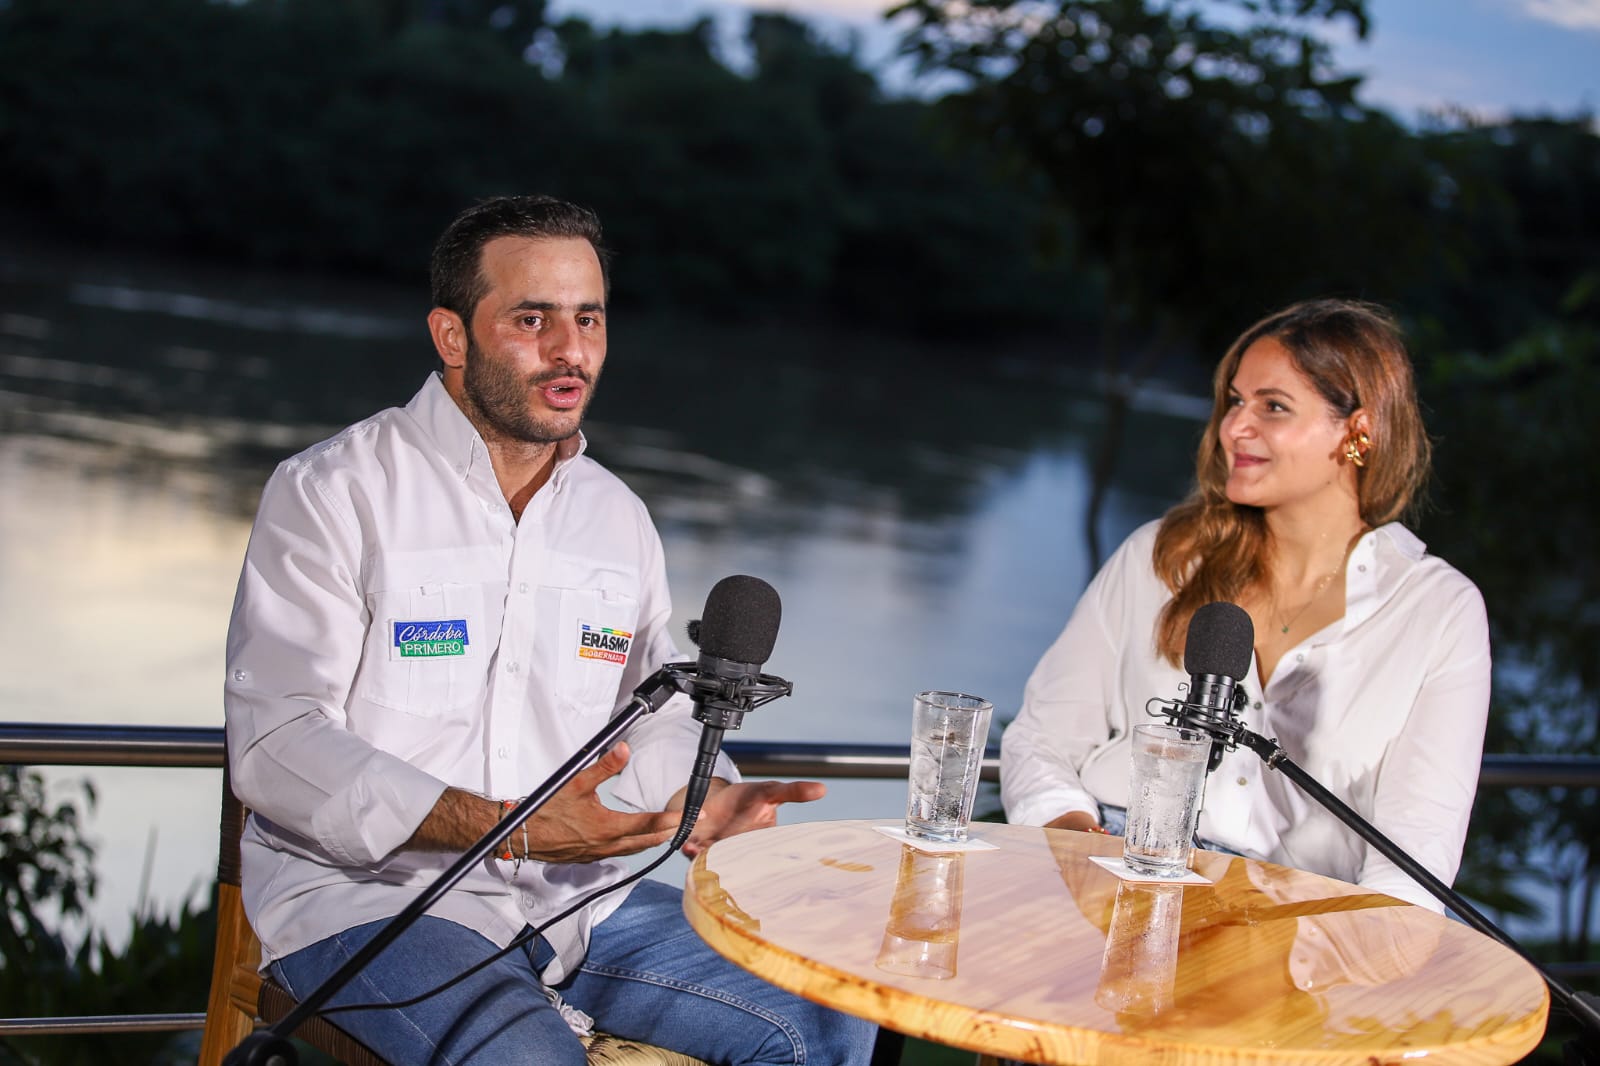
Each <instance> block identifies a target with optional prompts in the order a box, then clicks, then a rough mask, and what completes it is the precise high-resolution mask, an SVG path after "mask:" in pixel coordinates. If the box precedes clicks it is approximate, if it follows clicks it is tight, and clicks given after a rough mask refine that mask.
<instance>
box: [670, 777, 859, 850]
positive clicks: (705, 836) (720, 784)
mask: <svg viewBox="0 0 1600 1066" xmlns="http://www.w3.org/2000/svg"><path fill="white" fill-rule="evenodd" d="M827 792H828V786H826V785H824V784H823V783H822V782H821V781H741V782H740V783H739V784H737V785H730V784H728V783H727V782H726V781H723V780H722V779H720V778H713V779H712V781H711V790H710V792H709V793H708V794H707V796H706V801H705V803H704V804H703V805H702V806H701V808H700V817H699V818H698V819H697V820H696V821H695V824H694V831H693V832H692V833H691V834H690V835H689V839H688V841H687V842H686V843H685V844H684V845H683V853H684V854H685V855H687V856H688V857H689V858H691V859H692V858H694V857H695V856H696V855H698V854H700V853H701V852H702V851H704V850H705V849H706V848H708V847H710V846H711V845H712V844H714V843H716V842H717V841H719V840H721V839H723V838H724V837H731V836H737V835H738V834H740V833H748V832H749V831H750V830H752V829H766V828H769V827H770V826H774V825H777V824H778V808H779V807H780V806H782V805H783V804H785V803H810V802H811V801H812V800H819V799H821V798H822V797H823V796H824V795H826V794H827ZM682 805H683V793H682V792H681V791H680V792H679V793H678V795H676V796H674V797H673V799H672V802H671V803H669V804H668V806H669V807H681V806H682Z"/></svg>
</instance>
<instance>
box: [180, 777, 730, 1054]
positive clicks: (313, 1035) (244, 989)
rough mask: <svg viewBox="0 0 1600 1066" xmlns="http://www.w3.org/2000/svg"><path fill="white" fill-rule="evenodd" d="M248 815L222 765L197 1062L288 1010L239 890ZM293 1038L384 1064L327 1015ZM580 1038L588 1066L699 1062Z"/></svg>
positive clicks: (606, 1038) (600, 1036)
mask: <svg viewBox="0 0 1600 1066" xmlns="http://www.w3.org/2000/svg"><path fill="white" fill-rule="evenodd" d="M247 813H248V812H247V811H246V810H245V807H244V804H242V803H240V802H239V800H238V798H237V797H236V796H234V794H233V787H232V785H231V784H230V782H229V778H228V769H227V767H226V766H224V767H223V770H222V823H221V829H220V833H219V847H218V849H217V943H216V954H215V957H214V958H213V960H212V963H211V992H210V995H209V997H208V998H207V1001H206V1025H205V1034H204V1036H203V1037H202V1038H201V1043H200V1066H221V1063H222V1059H223V1056H224V1055H226V1054H227V1053H228V1052H229V1051H230V1050H232V1049H233V1048H234V1047H236V1046H238V1044H239V1042H240V1041H241V1040H243V1039H244V1038H245V1037H247V1036H249V1035H250V1033H251V1031H252V1030H253V1029H254V1028H255V1026H256V1020H257V1019H258V1018H259V1019H261V1020H262V1021H263V1022H266V1023H267V1024H271V1023H272V1022H275V1021H277V1020H279V1019H280V1018H283V1017H284V1016H285V1015H287V1014H288V1013H289V1012H290V1011H291V1010H293V1009H294V1007H295V1000H294V997H293V996H291V995H290V994H289V992H288V990H287V989H285V988H284V987H283V986H282V985H280V984H278V983H277V982H276V981H274V980H272V978H270V977H263V976H262V975H261V973H260V971H259V967H260V965H261V942H260V941H259V940H257V939H256V935H255V931H254V930H252V929H251V928H250V923H249V921H247V920H246V919H245V915H244V901H243V899H242V898H241V897H240V893H239V838H240V836H241V835H242V834H243V833H244V821H245V815H246V814H247ZM294 1035H295V1037H296V1038H297V1039H300V1040H303V1041H305V1042H306V1043H307V1044H310V1045H311V1046H312V1047H314V1048H317V1049H318V1050H320V1051H323V1052H325V1053H327V1054H328V1055H331V1056H333V1057H334V1058H336V1059H338V1060H339V1061H340V1062H343V1063H347V1064H348V1066H388V1064H387V1063H385V1062H384V1060H383V1059H381V1058H379V1057H378V1055H377V1054H376V1053H375V1052H373V1051H372V1050H371V1049H370V1048H368V1047H367V1046H366V1045H365V1044H363V1043H361V1042H360V1041H359V1040H357V1039H355V1038H354V1037H352V1036H351V1035H350V1034H349V1033H346V1032H345V1031H344V1030H343V1029H340V1028H339V1027H338V1026H337V1025H335V1024H333V1022H331V1021H329V1020H327V1019H326V1018H322V1017H313V1018H311V1019H310V1020H309V1021H307V1022H306V1023H304V1024H303V1025H301V1026H300V1027H299V1029H297V1030H296V1031H295V1034H294ZM586 1043H587V1045H588V1057H589V1062H590V1063H591V1066H705V1064H704V1063H702V1062H701V1061H700V1060H699V1059H695V1058H691V1057H689V1056H688V1055H682V1054H679V1053H678V1052H675V1051H668V1050H666V1049H665V1048H659V1047H655V1046H653V1045H650V1044H641V1043H639V1042H637V1041H633V1040H624V1039H622V1038H620V1037H615V1036H612V1035H610V1034H609V1033H596V1034H594V1036H592V1037H590V1038H588V1040H587V1041H586Z"/></svg>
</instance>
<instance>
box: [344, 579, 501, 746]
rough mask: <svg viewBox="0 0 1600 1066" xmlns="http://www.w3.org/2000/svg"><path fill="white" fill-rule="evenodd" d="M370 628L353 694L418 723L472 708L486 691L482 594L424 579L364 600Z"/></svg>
mask: <svg viewBox="0 0 1600 1066" xmlns="http://www.w3.org/2000/svg"><path fill="white" fill-rule="evenodd" d="M369 601H370V602H369V607H370V609H371V611H372V624H371V626H370V627H369V629H368V631H367V646H366V652H365V654H364V655H363V657H362V664H361V675H360V677H359V678H358V679H357V682H356V694H357V695H358V696H360V697H361V698H363V699H366V700H370V701H371V702H373V703H377V704H380V705H382V706H384V707H391V708H393V709H395V710H398V711H404V712H405V713H407V714H410V715H415V716H417V717H419V718H438V717H441V716H443V715H446V714H449V713H451V712H452V711H454V710H455V709H456V708H459V707H463V706H465V705H467V704H469V703H471V702H472V701H473V700H474V699H476V698H477V697H478V696H480V695H481V694H482V692H483V686H484V669H485V663H486V662H487V661H488V658H489V655H490V653H491V652H492V650H493V649H491V648H488V647H485V642H486V641H487V640H489V634H488V633H487V632H486V631H485V630H484V624H485V623H484V616H483V589H482V586H479V585H466V584H455V583H451V582H430V583H425V584H420V585H411V586H407V587H404V588H397V589H387V590H384V591H381V592H375V593H372V594H371V596H370V597H369Z"/></svg>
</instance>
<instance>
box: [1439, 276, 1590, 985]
mask: <svg viewBox="0 0 1600 1066" xmlns="http://www.w3.org/2000/svg"><path fill="white" fill-rule="evenodd" d="M1597 291H1600V274H1594V273H1591V274H1588V275H1585V276H1584V277H1583V278H1581V279H1580V280H1579V281H1578V282H1577V283H1576V284H1575V285H1573V286H1572V287H1571V290H1570V295H1569V299H1568V301H1567V302H1566V306H1567V314H1566V316H1565V317H1563V318H1561V319H1557V320H1554V321H1551V322H1549V323H1546V324H1545V325H1543V326H1542V327H1540V328H1537V329H1535V330H1533V331H1531V332H1530V333H1528V335H1526V336H1525V337H1523V338H1521V339H1520V340H1517V341H1515V342H1513V343H1511V344H1509V345H1507V346H1506V347H1504V348H1503V349H1501V350H1500V351H1499V352H1497V353H1496V354H1494V355H1491V356H1484V355H1479V354H1475V353H1471V352H1467V353H1460V354H1455V355H1451V356H1441V357H1438V358H1436V359H1435V360H1434V361H1433V365H1432V372H1431V375H1430V378H1429V380H1428V381H1427V382H1426V386H1427V390H1428V393H1429V396H1430V398H1431V399H1432V402H1433V406H1434V407H1435V409H1436V416H1435V418H1434V428H1435V431H1436V432H1437V433H1438V434H1439V436H1440V440H1439V448H1438V460H1437V464H1436V469H1437V473H1438V480H1439V492H1438V495H1439V497H1440V498H1441V499H1443V500H1447V501H1448V507H1447V508H1445V509H1442V510H1441V511H1440V513H1439V514H1437V515H1436V516H1434V518H1433V519H1432V520H1430V521H1429V522H1428V524H1427V525H1426V526H1425V527H1424V534H1425V536H1426V539H1428V540H1429V541H1430V548H1431V549H1432V550H1435V551H1437V552H1438V553H1439V554H1441V555H1443V556H1445V557H1446V558H1449V559H1450V560H1452V561H1453V562H1454V563H1456V565H1457V566H1459V567H1460V568H1461V569H1462V570H1464V571H1465V572H1466V573H1467V574H1468V575H1469V576H1470V577H1472V578H1473V580H1474V581H1475V582H1477V584H1478V586H1479V588H1480V589H1481V590H1482V591H1483V594H1484V598H1485V600H1486V602H1487V604H1488V607H1489V616H1490V619H1491V625H1492V632H1493V638H1494V647H1495V698H1494V705H1493V713H1492V714H1491V723H1490V734H1489V738H1488V740H1487V743H1486V748H1487V750H1489V751H1504V752H1525V753H1535V754H1589V755H1597V754H1600V729H1597V723H1600V658H1597V657H1596V655H1595V652H1594V649H1595V648H1596V647H1597V646H1600V609H1597V607H1596V605H1597V604H1600V561H1597V560H1596V557H1595V554H1594V552H1593V550H1592V540H1593V530H1592V521H1591V520H1590V513H1589V511H1588V508H1587V506H1586V503H1587V501H1588V500H1589V499H1591V498H1592V496H1593V490H1594V485H1593V481H1594V472H1595V471H1596V470H1600V428H1597V426H1596V423H1595V419H1594V417H1593V411H1594V410H1595V406H1596V405H1597V404H1600V323H1597V322H1596V320H1595V310H1596V308H1595V305H1594V301H1595V297H1596V293H1597ZM1596 792H1597V790H1596V789H1594V788H1587V789H1582V788H1580V789H1572V788H1556V789H1541V790H1537V791H1529V790H1522V789H1511V790H1484V792H1483V793H1482V794H1481V795H1480V797H1479V803H1478V806H1477V807H1476V809H1475V811H1474V823H1475V826H1474V839H1473V841H1472V847H1471V849H1470V850H1469V857H1470V860H1471V863H1472V869H1473V870H1474V871H1478V872H1480V873H1481V871H1483V870H1484V869H1493V868H1499V869H1502V870H1505V869H1508V868H1509V869H1511V870H1516V871H1519V872H1522V873H1526V874H1530V875H1534V876H1536V877H1538V878H1539V879H1540V880H1542V881H1545V882H1546V883H1548V884H1550V885H1551V886H1552V887H1554V888H1555V889H1556V890H1557V892H1558V893H1559V895H1560V899H1561V905H1560V910H1559V912H1558V915H1557V919H1558V920H1557V935H1558V939H1559V944H1558V948H1559V950H1560V952H1561V954H1562V956H1563V957H1565V958H1585V957H1587V954H1588V952H1589V951H1590V948H1591V945H1592V944H1593V942H1594V937H1595V928H1594V923H1595V915H1594V914H1593V911H1592V908H1593V906H1594V899H1595V896H1596V894H1597V892H1600V848H1597V847H1596V846H1595V842H1596V841H1600V802H1597V800H1600V796H1597V794H1596Z"/></svg>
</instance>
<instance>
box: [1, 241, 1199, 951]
mask: <svg viewBox="0 0 1600 1066" xmlns="http://www.w3.org/2000/svg"><path fill="white" fill-rule="evenodd" d="M426 311H427V302H426V294H425V291H424V289H423V284H422V282H421V280H420V279H419V281H418V284H417V286H416V288H415V290H412V289H409V288H405V287H392V286H369V285H358V284H354V283H350V282H331V281H328V280H327V279H319V278H309V277H307V278H301V277H291V276H284V275H281V274H258V273H252V272H249V271H246V270H240V269H229V270H223V269H217V268H214V267H204V266H198V265H194V264H188V263H182V262H164V261H153V260H149V259H130V258H119V257H116V256H109V255H78V254H74V253H71V252H66V251H62V250H60V249H44V250H39V249H29V250H27V251H26V252H21V251H17V250H10V251H4V250H0V588H3V596H4V605H5V609H4V611H3V612H0V702H3V705H4V707H5V708H6V711H5V714H6V717H7V718H10V719H12V720H16V721H44V722H81V723H116V724H123V723H149V724H167V725H204V726H215V725H220V724H221V723H222V709H221V699H220V696H221V679H222V661H223V645H224V636H225V630H226V626H227V618H228V611H229V606H230V603H231V600H232V596H233V589H234V583H235V581H236V579H237V575H238V569H239V564H240V561H241V558H242V555H243V552H244V547H245V542H246V540H247V537H248V534H249V526H250V520H251V517H252V515H253V512H254V508H255V503H256V499H257V496H258V493H259V491H260V487H261V485H262V483H263V482H264V480H265V478H266V477H267V475H268V474H269V473H270V471H271V469H272V467H273V465H274V464H275V463H276V462H277V461H278V460H279V459H281V458H283V457H284V456H286V455H289V454H292V453H293V452H294V451H296V450H298V449H300V448H302V447H304V446H305V445H308V444H310V443H312V442H314V441H316V440H319V439H321V438H323V437H325V436H326V435H328V434H329V433H331V432H333V431H334V430H336V429H337V428H339V427H340V426H342V425H344V424H346V423H348V422H351V421H354V420H356V419H359V418H361V417H363V416H365V415H367V414H369V413H371V412H372V411H373V410H376V409H377V408H379V407H383V406H387V405H392V404H402V403H404V402H405V401H406V400H407V399H409V397H410V396H411V395H412V393H413V392H414V391H415V390H416V388H417V387H418V385H419V384H420V383H421V381H422V379H423V377H424V375H426V374H427V373H428V372H430V370H431V369H432V367H433V366H434V359H433V355H432V350H431V347H430V345H429V342H428V338H427V334H426V331H425V328H424V322H423V318H424V315H425V314H426ZM610 320H611V324H610V329H611V345H610V355H609V357H608V360H607V365H606V371H605V374H604V377H603V380H602V382H601V383H600V386H599V388H598V391H597V394H596V398H595V401H594V405H593V407H592V409H591V416H590V420H589V422H588V424H587V429H586V432H587V434H588V436H589V438H590V444H591V449H590V454H592V455H594V456H595V457H596V458H598V459H600V460H601V461H602V462H604V463H605V464H606V465H607V466H609V467H610V468H611V469H613V470H615V471H616V472H617V473H618V474H620V475H621V476H622V477H623V478H624V479H625V480H626V481H627V482H628V483H629V484H630V485H631V486H632V487H633V488H634V489H635V491H637V492H638V493H639V494H640V496H641V497H643V499H644V500H645V502H646V503H647V505H648V506H649V508H650V511H651V513H652V514H653V516H654V517H655V520H656V522H657V525H658V527H659V528H660V530H661V534H662V537H663V540H664V543H665V547H666V557H667V563H668V577H669V581H670V584H671V588H672V593H673V599H674V606H675V611H674V616H675V619H674V625H675V629H676V632H677V633H679V634H680V643H681V644H683V646H685V647H686V646H687V643H686V641H683V640H682V636H681V635H682V633H683V623H685V622H687V620H688V619H690V618H692V617H695V616H696V615H697V614H698V612H699V608H700V607H701V605H702V604H703V602H704V599H705V595H706V592H707V590H708V589H709V588H710V587H711V585H712V584H714V583H715V582H716V581H717V580H718V579H719V578H721V577H723V576H725V575H728V574H733V573H749V574H754V575H757V576H759V577H762V578H764V579H766V580H767V581H769V582H771V583H772V584H773V585H774V587H776V589H777V590H778V592H779V593H780V595H781V597H782V601H783V623H782V628H781V630H780V634H779V639H778V643H777V647H776V649H775V650H774V652H773V655H772V657H771V659H770V660H769V662H768V663H767V666H766V668H767V670H768V671H769V672H772V673H776V674H779V675H781V676H784V677H787V678H788V679H790V680H791V681H793V682H794V695H793V696H792V697H790V698H788V699H785V700H782V701H779V702H776V703H773V704H771V705H769V706H767V707H765V708H762V709H760V710H759V711H758V712H756V713H753V714H751V715H749V716H748V717H747V718H746V720H745V724H744V728H743V730H742V731H741V733H740V734H736V736H738V737H739V738H741V739H788V740H803V741H853V742H868V743H903V742H904V741H905V738H906V733H907V728H908V721H909V712H910V702H911V695H912V693H914V692H916V691H917V690H919V689H926V688H945V689H957V690H962V691H966V692H971V693H975V694H978V695H982V696H985V697H987V698H989V699H991V700H992V701H993V702H994V704H995V707H996V716H995V717H996V726H997V730H996V735H997V733H998V726H999V725H1000V724H1002V723H1004V722H1005V721H1007V720H1009V719H1010V717H1011V716H1012V715H1014V714H1015V712H1016V709H1017V706H1018V704H1019V701H1020V699H1021V695H1022V689H1023V684H1024V682H1025V681H1026V679H1027V676H1028V673H1029V671H1030V670H1031V669H1032V667H1033V664H1034V663H1035V661H1036V660H1037V659H1038V657H1039V655H1040V654H1041V653H1042V652H1043V651H1044V649H1045V648H1046V647H1047V646H1048V644H1049V643H1050V642H1051V641H1052V640H1053V639H1054V637H1055V636H1056V634H1057V633H1058V632H1059V630H1060V628H1061V626H1062V624H1063V623H1064V622H1065V619H1066V617H1067V614H1068V612H1069V611H1070V610H1071V607H1072V605H1073V603H1074V601H1075V600H1076V598H1077V596H1078V594H1079V593H1080V592H1081V591H1082V589H1083V587H1084V585H1085V584H1086V583H1087V581H1088V578H1089V576H1090V573H1091V560H1090V558H1089V552H1088V547H1087V543H1086V536H1085V533H1084V514H1085V509H1086V503H1087V499H1088V494H1089V489H1090V479H1089V466H1090V456H1091V454H1092V452H1093V449H1094V448H1095V446H1096V445H1097V443H1098V439H1099V435H1100V431H1101V426H1102V414H1101V400H1100V396H1099V390H1098V388H1097V386H1096V382H1095V380H1094V378H1093V376H1092V374H1091V373H1089V372H1088V371H1085V370H1082V369H1080V366H1081V365H1082V364H1083V363H1084V362H1086V361H1084V360H1075V359H1072V358H1070V357H1069V356H1070V353H1068V352H1065V351H1063V352H1060V353H1058V354H1057V355H1056V356H1055V357H1054V358H1050V357H1049V354H1048V353H1040V352H1038V351H1032V352H1026V353H1022V352H1015V351H1007V350H1005V349H1003V348H1001V349H997V348H995V347H993V346H992V345H990V344H988V343H985V342H981V341H971V342H967V343H964V344H957V343H954V342H944V343H937V344H936V343H925V344H918V343H913V342H910V341H906V340H893V339H887V338H883V337H873V336H868V335H866V334H863V333H860V332H858V331H853V330H850V329H848V328H846V327H843V326H839V325H834V326H823V325H818V324H815V323H810V322H801V323H795V322H784V323H778V324H769V325H764V326H763V325H758V324H752V323H740V322H737V321H734V322H706V321H690V320H682V319H674V318H670V317H661V316H656V317H652V318H649V319H645V318H638V317H633V316H630V314H629V313H628V309H627V308H625V307H614V308H612V309H611V315H610ZM1134 406H1135V411H1134V416H1133V418H1132V419H1131V420H1130V425H1129V427H1128V429H1127V431H1126V433H1125V438H1124V442H1123V445H1122V447H1121V450H1120V453H1119V454H1118V457H1117V464H1116V475H1115V478H1114V481H1113V483H1112V485H1111V488H1110V491H1109V494H1108V496H1107V498H1106V502H1105V506H1104V509H1103V512H1102V514H1101V516H1100V522H1099V533H1100V537H1101V540H1102V543H1103V544H1105V545H1115V544H1116V543H1117V541H1118V540H1120V539H1121V537H1122V536H1124V535H1125V534H1126V533H1127V532H1129V531H1130V530H1131V529H1133V528H1134V527H1135V526H1136V525H1138V524H1139V523H1141V522H1143V521H1146V520H1148V519H1150V518H1152V517H1154V516H1156V515H1158V514H1160V512H1161V511H1162V510H1163V509H1164V508H1165V507H1166V506H1168V505H1169V504H1170V503H1171V502H1172V501H1173V500H1175V499H1177V498H1178V497H1179V496H1180V495H1181V494H1182V493H1183V491H1184V489H1185V487H1186V484H1187V477H1188V474H1187V472H1188V469H1189V464H1190V456H1191V454H1192V450H1193V446H1194V442H1195V438H1196V434H1197V432H1198V429H1199V427H1200V424H1201V423H1200V419H1201V418H1202V417H1203V414H1204V410H1205V403H1204V402H1203V401H1201V400H1199V399H1196V398H1195V397H1193V396H1184V395H1181V394H1173V393H1163V392H1158V391H1147V392H1144V393H1141V394H1140V395H1139V396H1138V398H1137V399H1136V401H1135V405H1134ZM1151 695H1152V696H1154V695H1172V694H1171V693H1164V694H1163V693H1151ZM47 776H48V778H49V780H50V781H51V784H52V789H53V790H54V792H55V794H57V795H58V796H66V795H70V794H71V792H72V787H73V782H75V781H79V780H83V779H89V780H91V781H92V782H93V784H94V787H95V789H96V790H97V793H98V796H99V802H98V804H97V806H96V807H95V809H94V813H93V815H92V818H91V819H90V823H89V830H90V836H91V838H92V839H93V841H94V843H95V844H96V846H97V850H98V863H97V868H98V870H99V873H100V876H101V887H100V891H99V893H98V894H97V896H96V899H95V901H94V903H93V906H92V909H91V915H90V917H91V920H92V921H93V922H94V924H95V925H96V926H98V927H99V928H100V929H102V930H103V931H104V932H105V933H106V934H107V935H108V936H109V937H110V938H111V939H112V941H113V942H119V941H120V940H122V939H123V938H124V937H125V935H126V931H127V929H128V928H129V916H130V915H131V914H132V913H133V912H134V911H135V909H136V908H141V907H142V908H145V909H146V910H152V909H153V910H155V911H157V912H161V913H171V912H172V910H173V909H174V908H175V907H176V906H177V905H178V904H179V903H180V902H181V901H183V900H190V901H193V902H195V903H197V904H201V903H203V902H204V899H205V895H206V892H207V891H208V890H209V885H210V882H211V877H212V874H213V872H214V869H215V861H216V818H217V791H218V788H219V785H220V774H219V773H218V772H215V771H201V770H154V769H120V768H108V769H93V770H88V769H75V768H60V769H53V770H50V771H49V772H48V774H47ZM984 803H986V804H988V805H990V806H995V805H996V803H997V801H996V800H995V798H994V796H993V795H992V794H991V795H987V796H985V797H984V798H983V799H981V800H980V804H984ZM903 806H904V786H903V785H902V784H900V783H897V782H833V783H832V784H831V786H830V794H829V796H828V797H827V798H826V799H824V800H822V801H819V802H818V803H815V804H812V805H809V806H806V807H803V808H790V810H789V812H788V817H789V818H790V819H798V818H835V817H877V816H882V817H884V818H885V819H888V820H893V819H895V818H897V817H899V815H900V813H901V811H902V810H903ZM674 861H675V862H677V861H680V860H674ZM664 876H669V877H670V876H677V877H681V876H682V871H681V868H678V869H677V870H676V872H673V870H672V868H671V867H669V868H668V873H667V874H666V875H664Z"/></svg>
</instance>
